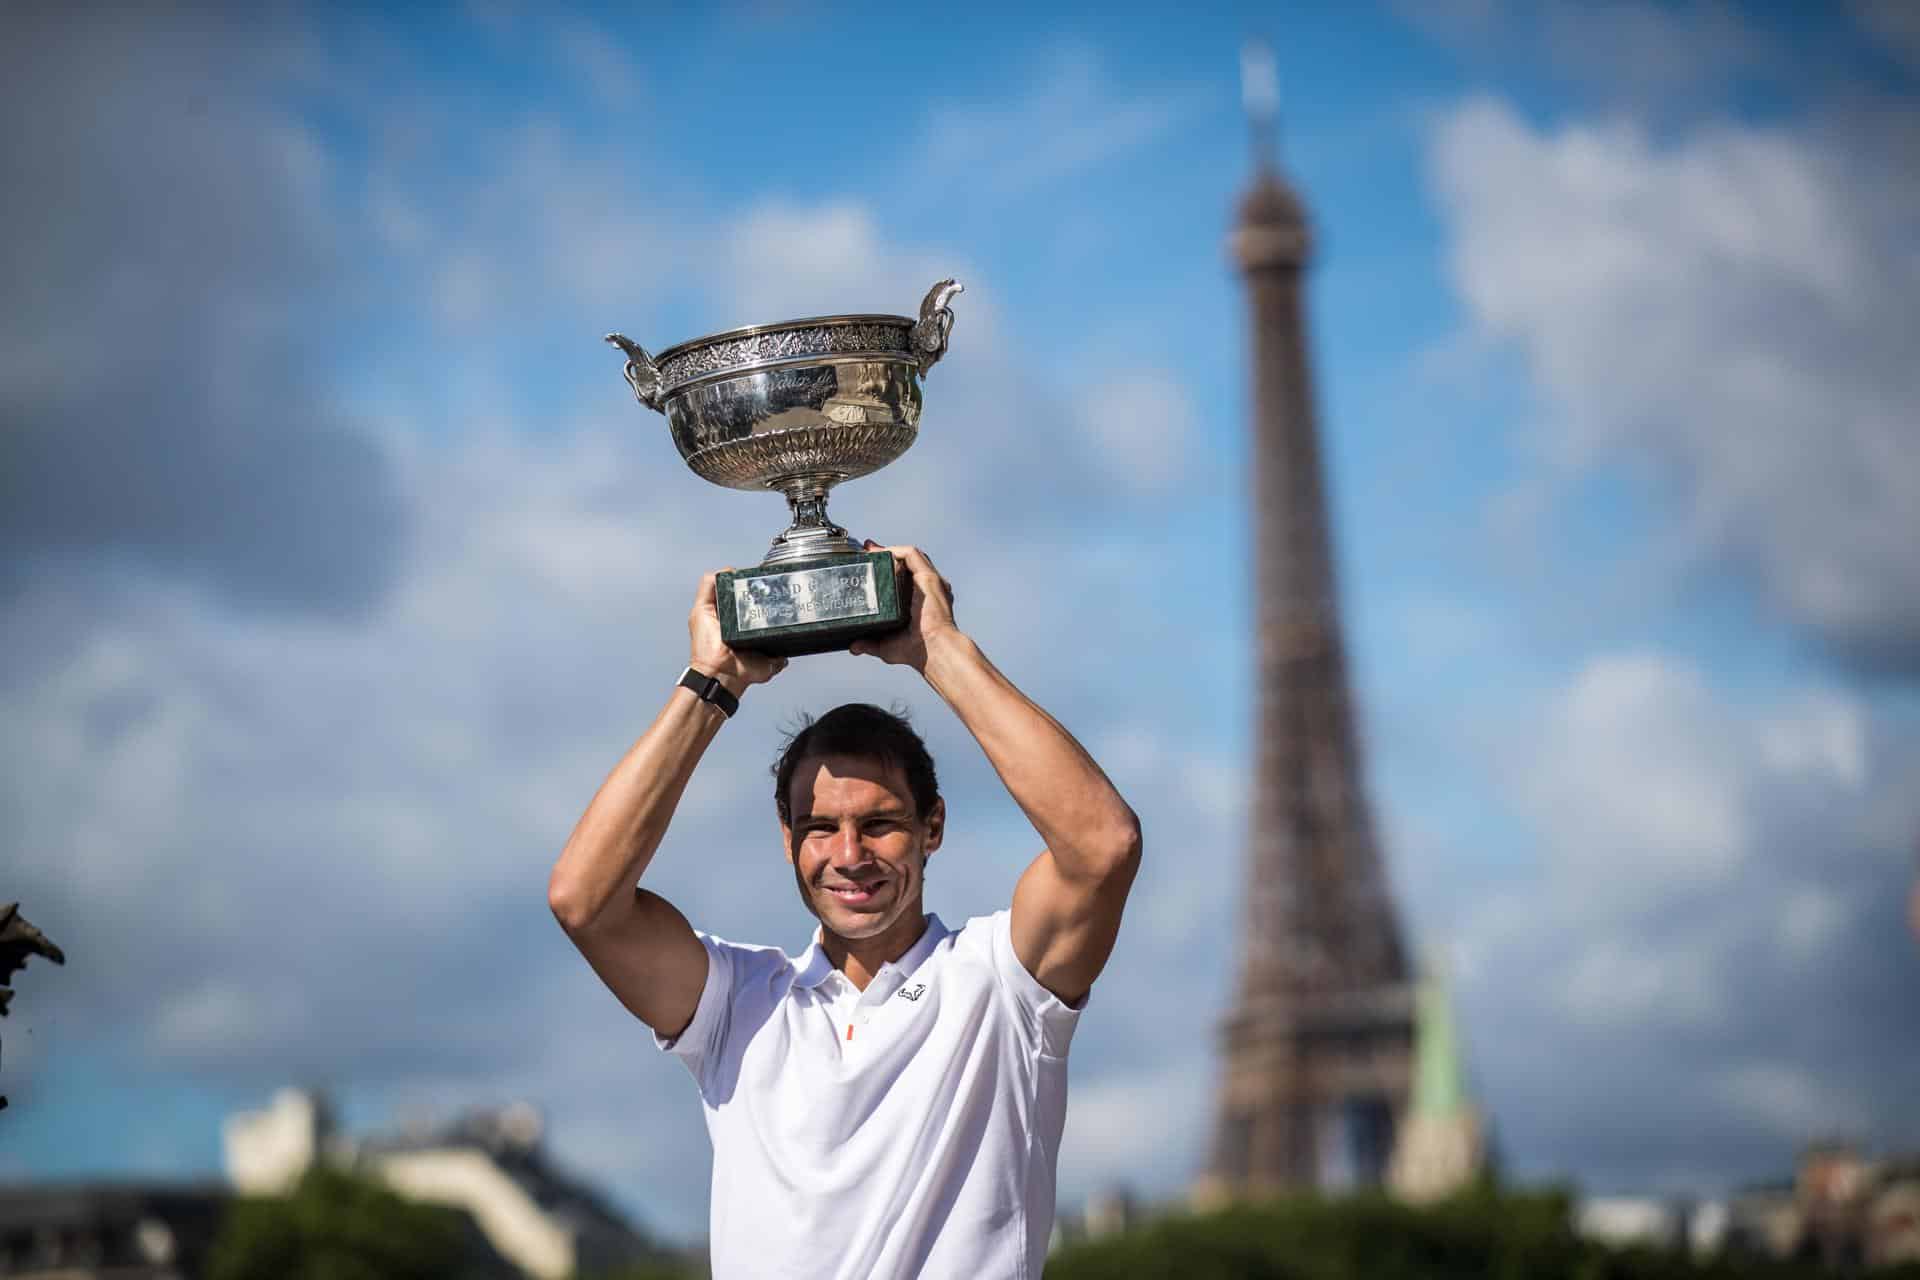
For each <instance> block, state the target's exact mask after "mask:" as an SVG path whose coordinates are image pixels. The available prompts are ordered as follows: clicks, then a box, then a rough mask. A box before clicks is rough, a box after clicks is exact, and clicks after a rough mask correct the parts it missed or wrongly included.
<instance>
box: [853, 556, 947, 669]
mask: <svg viewBox="0 0 1920 1280" xmlns="http://www.w3.org/2000/svg"><path fill="white" fill-rule="evenodd" d="M866 546H867V550H869V551H887V552H891V553H892V555H893V558H894V561H895V562H896V563H898V564H903V565H905V566H906V567H907V576H908V579H909V581H911V582H912V584H913V603H912V604H911V605H910V606H909V610H908V617H907V625H906V626H905V627H903V628H902V629H901V630H899V631H895V632H893V633H891V634H889V635H884V636H866V637H863V638H862V639H859V640H855V641H854V642H853V643H852V644H851V645H849V646H848V652H849V653H870V654H872V655H873V656H874V657H876V658H878V659H880V661H882V662H890V663H895V664H898V665H903V666H909V667H912V668H913V669H914V670H915V671H918V672H920V673H921V674H922V675H924V674H926V669H927V646H928V645H929V643H937V642H938V640H939V639H940V637H941V636H942V635H944V634H947V633H952V634H955V635H957V634H959V630H960V629H959V628H958V627H957V626H955V625H954V622H953V586H952V585H951V584H950V583H949V582H948V581H947V580H946V579H945V578H943V577H941V576H940V571H939V570H938V569H936V568H934V567H933V561H931V560H929V559H927V556H926V553H925V552H924V551H922V550H920V548H918V547H883V546H881V545H880V544H879V543H877V542H875V541H874V540H873V539H871V538H869V539H867V544H866Z"/></svg>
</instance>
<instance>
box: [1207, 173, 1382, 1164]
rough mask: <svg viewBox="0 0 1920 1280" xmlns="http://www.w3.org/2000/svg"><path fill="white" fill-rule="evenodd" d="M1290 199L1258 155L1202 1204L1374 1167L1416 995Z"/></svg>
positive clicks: (1247, 234) (1241, 242) (1298, 228)
mask: <svg viewBox="0 0 1920 1280" xmlns="http://www.w3.org/2000/svg"><path fill="white" fill-rule="evenodd" d="M1310 247H1311V236H1310V230H1309V226H1308V221H1307V216H1306V211H1305V209H1304V207H1303V206H1302V204H1301V201H1300V198H1299V196H1298V195H1297V194H1296V193H1295V192H1294V190H1293V189H1292V188H1291V187H1290V186H1289V185H1288V184H1287V183H1286V182H1285V180H1284V179H1283V178H1282V177H1281V175H1280V174H1279V172H1278V171H1277V169H1276V167H1275V165H1274V163H1273V162H1272V160H1271V159H1270V156H1269V149H1268V148H1265V147H1262V148H1261V149H1260V159H1259V163H1258V168H1257V172H1256V174H1255V177H1254V181H1253V184H1252V187H1251V189H1250V190H1249V191H1248V192H1247V194H1246V196H1245V197H1244V198H1243V200H1242V201H1241V205H1240V209H1239V220H1238V225H1237V226H1236V228H1235V230H1234V233H1233V236H1232V240H1231V248H1232V253H1233V257H1234V259H1235V261H1236V263H1237V265H1238V267H1239V268H1240V271H1241V273H1242V274H1243V275H1244V277H1245V280H1246V286H1247V292H1248V298H1249V303H1250V319H1251V332H1252V344H1251V351H1250V354H1251V366H1252V380H1253V387H1252V392H1253V394H1252V420H1253V421H1252V426H1253V440H1252V448H1251V450H1250V453H1251V457H1252V470H1253V483H1254V490H1253V499H1254V528H1255V533H1256V544H1255V549H1254V559H1255V566H1256V568H1255V581H1254V590H1255V602H1256V611H1257V612H1256V619H1257V625H1258V629H1259V644H1258V672H1257V676H1258V688H1259V711H1258V716H1259V719H1258V721H1257V724H1256V726H1255V742H1256V745H1255V767H1254V773H1253V777H1252V797H1251V798H1252V804H1251V814H1250V818H1251V824H1250V833H1249V834H1250V839H1249V845H1250V847H1249V850H1248V861H1247V893H1246V908H1245V910H1246V914H1245V918H1244V923H1243V927H1244V929H1245V933H1244V935H1243V938H1242V943H1241V950H1240V965H1239V978H1238V987H1237V990H1236V993H1235V998H1234V1005H1233V1008H1232V1010H1231V1012H1230V1013H1229V1015H1228V1017H1227V1019H1226V1023H1225V1026H1224V1027H1223V1028H1222V1036H1221V1041H1222V1044H1221V1054H1222V1060H1223V1072H1222V1077H1221V1082H1220V1093H1219V1098H1218V1102H1217V1113H1216V1127H1215V1135H1214V1141H1213V1147H1212V1152H1211V1155H1210V1158H1209V1162H1208V1169H1207V1173H1206V1176H1205V1178H1204V1179H1203V1182H1202V1185H1201V1194H1202V1196H1203V1197H1206V1198H1219V1197H1221V1196H1229V1197H1231V1196H1244V1195H1256V1194H1261V1193H1264V1192H1269V1191H1277V1190H1283V1189H1289V1188H1317V1189H1323V1190H1331V1189H1337V1188H1340V1187H1343V1186H1359V1185H1370V1184H1375V1183H1378V1182H1380V1181H1381V1180H1382V1179H1383V1177H1384V1176H1385V1173H1386V1170H1387V1165H1388V1161H1389V1158H1390V1155H1391V1151H1392V1144H1393V1141H1394V1135H1395V1132H1396V1129H1397V1127H1398V1124H1399V1121H1400V1120H1401V1118H1402V1117H1403V1116H1404V1114H1405V1111H1406V1106H1407V1100H1408V1092H1409V1087H1410V1079H1411V1071H1412V1060H1411V1059H1412V1044H1413V1001H1412V989H1411V986H1410V985H1409V981H1408V978H1409V974H1408V965H1407V961H1406V956H1405V951H1404V947H1403V944H1402V940H1401V933H1400V925H1399V922H1398V920H1397V918H1396V916H1395V912H1394V908H1393V903H1392V899H1391V896H1390V894H1389V892H1388V886H1387V880H1386V872H1385V868H1384V866H1383V865H1382V861H1381V857H1380V853H1379V849H1378V846H1377V844H1376V842H1375V838H1374V829H1373V820H1372V815H1371V811H1370V808H1369V805H1368V800H1367V794H1366V788H1365V779H1364V775H1363V768H1362V759H1361V751H1360V744H1359V741H1358V736H1357V734H1356V730H1355V725H1354V716H1353V711H1352V707H1351V702H1350V698H1349V691H1348V681H1347V664H1346V654H1345V649H1344V646H1343V643H1342V637H1341V627H1340V615H1339V608H1338V601H1337V592H1336V583H1335V575H1334V565H1333V553H1332V546H1331V542H1330V536H1329V529H1328V516H1327V504H1326V498H1325V493H1324V491H1323V487H1322V467H1321V457H1320V440H1319V432H1318V428H1317V426H1316V422H1315V409H1314V392H1313V378H1312V367H1311V363H1310V360H1309V352H1308V343H1307V331H1306V330H1307V327H1306V318H1305V311H1304V298H1303V296H1302V293H1303V285H1304V280H1305V274H1306V267H1307V264H1308V260H1309V256H1310V255H1309V251H1310Z"/></svg>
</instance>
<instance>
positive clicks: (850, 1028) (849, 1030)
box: [847, 1022, 853, 1040]
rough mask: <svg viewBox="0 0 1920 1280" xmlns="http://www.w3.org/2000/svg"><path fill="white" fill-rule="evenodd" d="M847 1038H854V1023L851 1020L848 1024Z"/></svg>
mask: <svg viewBox="0 0 1920 1280" xmlns="http://www.w3.org/2000/svg"><path fill="white" fill-rule="evenodd" d="M847 1039H849V1040H851V1039H853V1024H852V1023H851V1022H849V1023H848V1024H847Z"/></svg>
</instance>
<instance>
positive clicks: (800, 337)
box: [656, 316, 920, 491]
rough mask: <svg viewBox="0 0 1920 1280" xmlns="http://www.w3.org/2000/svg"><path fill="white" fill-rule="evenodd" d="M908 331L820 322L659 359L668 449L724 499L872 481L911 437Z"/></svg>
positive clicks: (912, 378)
mask: <svg viewBox="0 0 1920 1280" xmlns="http://www.w3.org/2000/svg"><path fill="white" fill-rule="evenodd" d="M912 330H913V321H912V320H910V319H908V318H907V317H905V316H823V317H820V318H818V319H812V320H792V321H788V322H787V323H785V324H778V325H762V326H759V327H757V328H752V329H734V330H731V331H729V332H727V333H719V334H715V335H713V336H712V337H708V338H698V339H695V340H694V341H692V342H687V343H682V344H681V345H680V346H677V347H672V348H669V349H668V350H666V351H663V352H662V353H661V354H660V356H659V357H658V359H657V361H656V363H657V364H658V365H659V366H660V371H661V374H662V378H663V381H664V383H665V386H664V388H663V397H664V402H665V403H664V409H665V412H666V415H667V427H668V429H669V430H670V431H671V432H672V434H673V443H674V446H675V447H676V448H677V449H679V450H680V456H681V457H682V458H684V459H686V463H687V465H688V466H689V467H691V468H692V469H693V472H694V474H695V475H698V476H699V477H701V478H702V479H704V480H711V481H712V482H713V483H715V484H718V485H725V486H726V487H728V488H730V489H779V490H782V491H785V490H786V489H787V488H788V486H790V485H792V484H794V483H797V482H804V481H811V480H813V479H829V480H830V483H833V484H837V483H839V482H840V481H842V480H851V479H853V478H854V477H856V476H863V475H866V474H867V473H869V472H872V471H878V470H879V469H880V468H881V467H884V466H885V465H887V463H889V462H892V461H893V460H894V459H895V458H897V457H899V456H900V455H901V454H903V453H905V452H906V451H907V449H908V447H909V446H910V445H912V444H913V441H914V437H915V436H916V435H917V434H918V433H919V426H920V384H919V380H918V379H919V374H920V363H919V361H918V360H916V359H915V358H914V355H913V351H912V349H911V347H910V345H909V338H908V335H909V334H910V333H911V332H912Z"/></svg>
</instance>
